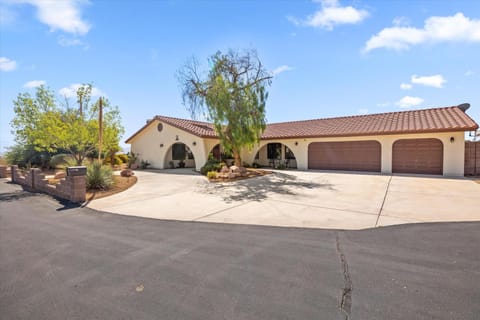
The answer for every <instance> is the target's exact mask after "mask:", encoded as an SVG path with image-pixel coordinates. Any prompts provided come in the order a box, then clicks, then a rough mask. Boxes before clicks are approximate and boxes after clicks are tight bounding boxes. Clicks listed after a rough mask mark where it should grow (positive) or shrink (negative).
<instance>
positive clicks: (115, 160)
mask: <svg viewBox="0 0 480 320" xmlns="http://www.w3.org/2000/svg"><path fill="white" fill-rule="evenodd" d="M127 161H128V159H127ZM122 163H123V161H122V159H121V158H120V157H119V156H118V155H115V156H113V163H112V157H106V158H105V159H103V164H109V165H113V166H119V165H121V164H122Z"/></svg>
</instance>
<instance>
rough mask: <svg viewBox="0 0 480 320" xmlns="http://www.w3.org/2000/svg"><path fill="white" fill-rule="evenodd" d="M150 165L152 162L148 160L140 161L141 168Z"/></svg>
mask: <svg viewBox="0 0 480 320" xmlns="http://www.w3.org/2000/svg"><path fill="white" fill-rule="evenodd" d="M149 166H150V162H148V161H147V160H142V161H141V162H140V168H141V169H147V168H148V167H149Z"/></svg>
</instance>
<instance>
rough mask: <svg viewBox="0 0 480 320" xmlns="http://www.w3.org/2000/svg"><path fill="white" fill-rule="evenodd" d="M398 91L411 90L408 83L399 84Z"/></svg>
mask: <svg viewBox="0 0 480 320" xmlns="http://www.w3.org/2000/svg"><path fill="white" fill-rule="evenodd" d="M400 89H402V90H410V89H412V85H411V84H410V83H401V84H400Z"/></svg>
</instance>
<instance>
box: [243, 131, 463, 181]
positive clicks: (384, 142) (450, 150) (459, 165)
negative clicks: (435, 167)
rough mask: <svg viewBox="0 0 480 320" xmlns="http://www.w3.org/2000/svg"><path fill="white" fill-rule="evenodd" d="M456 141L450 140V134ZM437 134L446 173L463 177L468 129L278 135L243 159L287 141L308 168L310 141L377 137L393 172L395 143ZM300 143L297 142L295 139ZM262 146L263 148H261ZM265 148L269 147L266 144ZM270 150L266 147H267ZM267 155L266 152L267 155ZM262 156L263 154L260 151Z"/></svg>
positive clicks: (386, 166) (388, 169)
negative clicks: (398, 132)
mask: <svg viewBox="0 0 480 320" xmlns="http://www.w3.org/2000/svg"><path fill="white" fill-rule="evenodd" d="M451 137H453V138H454V140H455V141H454V142H453V143H452V142H450V138H451ZM419 138H436V139H439V140H440V141H442V143H443V175H444V176H447V177H460V176H463V175H464V157H465V136H464V132H444V133H420V134H402V135H382V136H361V137H338V138H306V139H304V138H301V139H277V140H262V141H261V142H260V144H259V146H258V147H257V148H254V149H253V151H252V152H244V153H243V159H244V161H245V162H247V163H253V161H254V158H255V154H256V152H257V151H258V150H259V148H262V147H263V146H265V145H266V144H268V143H274V142H278V143H283V144H284V145H286V146H287V147H289V148H290V150H292V151H293V153H294V154H295V158H296V160H297V168H298V169H301V170H306V169H308V145H309V144H310V143H312V142H328V141H360V140H374V141H378V142H380V144H381V146H382V169H381V170H382V173H385V174H390V173H392V148H393V143H394V142H395V141H397V140H400V139H419ZM296 142H297V143H298V144H297V145H295V143H296ZM260 150H262V149H260ZM263 150H266V149H265V148H264V149H263ZM265 152H266V151H265ZM265 156H266V155H265ZM260 157H262V155H260Z"/></svg>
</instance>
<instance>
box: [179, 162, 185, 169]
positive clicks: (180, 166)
mask: <svg viewBox="0 0 480 320" xmlns="http://www.w3.org/2000/svg"><path fill="white" fill-rule="evenodd" d="M178 167H179V168H185V161H183V160H180V162H179V163H178Z"/></svg>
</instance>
